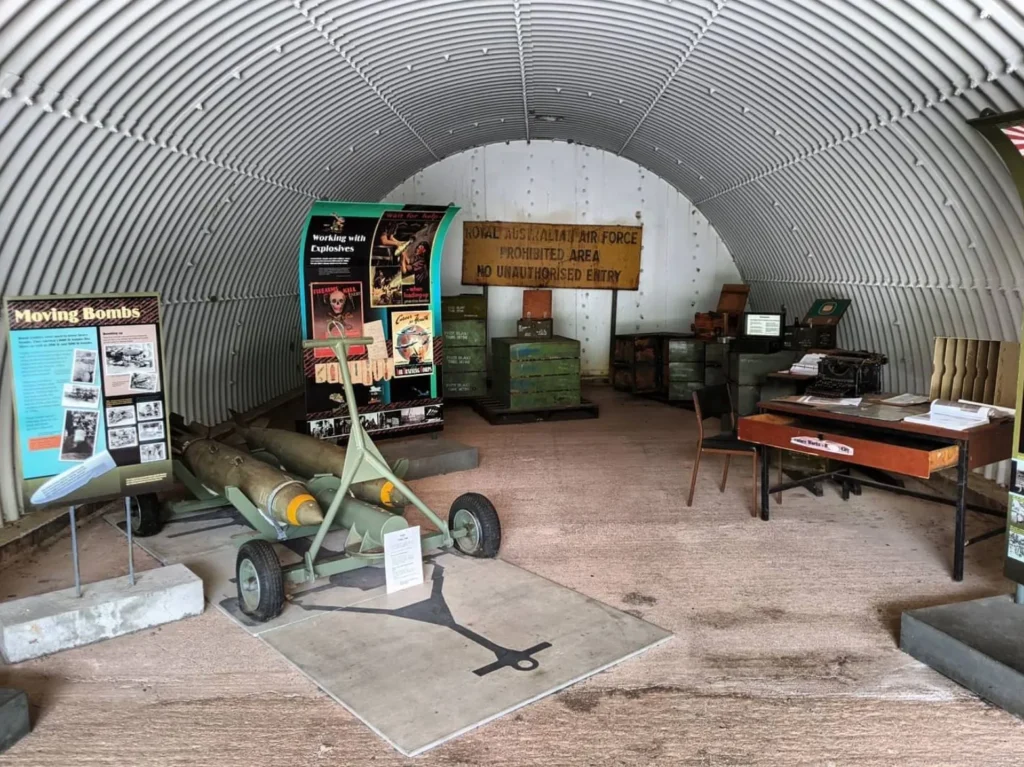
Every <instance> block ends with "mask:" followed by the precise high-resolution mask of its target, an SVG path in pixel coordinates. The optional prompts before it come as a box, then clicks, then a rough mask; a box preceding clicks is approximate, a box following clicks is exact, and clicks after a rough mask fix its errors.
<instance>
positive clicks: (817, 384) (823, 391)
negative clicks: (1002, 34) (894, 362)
mask: <svg viewBox="0 0 1024 767" xmlns="http://www.w3.org/2000/svg"><path fill="white" fill-rule="evenodd" d="M888 362H889V360H888V359H887V358H886V357H885V356H884V355H882V354H875V353H873V352H840V353H838V354H829V355H827V356H825V357H822V359H821V362H819V363H818V377H817V378H816V379H815V380H814V383H813V384H811V385H810V386H808V387H807V394H809V395H811V396H813V397H835V398H839V397H860V396H863V395H865V394H876V393H878V392H880V391H881V390H882V366H883V365H885V364H888Z"/></svg>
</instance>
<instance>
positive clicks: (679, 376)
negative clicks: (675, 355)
mask: <svg viewBox="0 0 1024 767" xmlns="http://www.w3.org/2000/svg"><path fill="white" fill-rule="evenodd" d="M676 381H699V382H700V383H702V384H703V383H704V363H703V362H670V363H668V382H669V383H673V382H676Z"/></svg>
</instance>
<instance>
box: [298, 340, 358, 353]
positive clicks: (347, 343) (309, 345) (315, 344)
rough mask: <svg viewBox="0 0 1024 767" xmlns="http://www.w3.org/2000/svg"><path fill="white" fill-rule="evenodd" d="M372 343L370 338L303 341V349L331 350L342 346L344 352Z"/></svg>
mask: <svg viewBox="0 0 1024 767" xmlns="http://www.w3.org/2000/svg"><path fill="white" fill-rule="evenodd" d="M372 343H373V339H372V338H332V339H330V340H329V341H303V342H302V348H303V349H333V348H334V347H335V346H337V345H338V344H342V345H343V346H344V348H345V350H346V351H348V350H349V349H351V348H352V347H353V346H369V345H370V344H372Z"/></svg>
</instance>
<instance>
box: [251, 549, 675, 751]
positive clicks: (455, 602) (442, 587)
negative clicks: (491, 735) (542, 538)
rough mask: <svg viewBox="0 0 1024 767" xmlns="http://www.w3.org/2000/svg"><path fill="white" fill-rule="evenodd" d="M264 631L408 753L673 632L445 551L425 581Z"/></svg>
mask: <svg viewBox="0 0 1024 767" xmlns="http://www.w3.org/2000/svg"><path fill="white" fill-rule="evenodd" d="M295 603H296V605H298V606H300V607H301V608H302V609H305V610H308V611H310V612H314V613H317V614H318V617H315V618H313V619H311V620H306V621H303V622H301V623H295V624H292V625H288V626H284V627H281V628H275V629H272V630H270V631H265V632H263V633H261V634H260V637H261V638H262V639H264V640H266V641H267V642H268V643H269V644H270V645H271V646H273V647H275V648H277V649H278V650H279V651H280V652H281V654H282V655H284V656H285V657H286V658H287V659H288V660H290V661H291V662H292V663H294V664H295V665H296V666H297V667H298V668H299V669H300V670H302V671H303V672H304V673H305V674H307V675H308V676H309V677H310V678H311V679H312V680H313V681H315V682H316V683H317V684H318V685H319V686H320V687H321V688H322V689H323V690H324V691H326V692H327V693H328V694H330V695H331V696H332V697H333V698H335V699H336V700H337V701H338V702H339V703H341V704H342V705H344V706H345V707H346V708H347V709H348V710H349V711H351V712H352V713H353V714H354V715H355V716H357V717H359V719H361V720H362V721H363V722H364V723H366V724H367V725H368V726H369V727H370V728H371V729H373V730H374V731H375V732H377V733H378V734H379V735H380V736H381V737H383V738H384V739H385V740H387V741H388V742H389V743H391V744H392V745H393V746H394V747H395V748H397V749H398V750H399V751H400V752H401V753H403V754H405V755H406V756H415V755H416V754H420V753H423V752H424V751H427V750H428V749H430V748H433V747H435V746H438V745H440V744H441V743H443V742H445V741H446V740H449V739H450V738H453V737H455V736H457V735H460V734H462V733H465V732H468V731H469V730H471V729H473V728H475V727H478V726H480V725H482V724H484V723H486V722H489V721H491V720H493V719H496V718H498V717H500V716H502V715H504V714H507V713H509V712H511V711H514V710H515V709H517V708H520V707H522V706H525V705H527V704H529V703H532V702H534V701H536V700H539V699H541V698H543V697H545V696H547V695H550V694H552V693H554V692H556V691H558V690H560V689H563V688H565V687H567V686H569V685H571V684H573V683H574V682H578V681H580V680H582V679H585V678H586V677H589V676H592V675H593V674H596V673H598V672H600V671H602V670H604V669H606V668H608V667H610V666H612V665H615V664H617V663H619V662H621V661H623V660H625V659H627V658H629V657H632V656H634V655H637V654H639V653H640V652H643V651H644V650H646V649H649V648H651V647H653V646H655V645H657V644H660V643H662V642H664V641H666V640H667V639H669V638H670V637H671V634H670V633H669V632H667V631H665V630H663V629H661V628H658V627H657V626H654V625H652V624H650V623H647V622H645V621H643V620H640V619H638V618H635V617H633V616H632V615H629V614H627V613H624V612H622V611H620V610H616V609H614V608H612V607H609V606H608V605H605V604H602V603H601V602H598V601H596V600H594V599H590V598H588V597H585V596H583V595H581V594H578V593H577V592H574V591H571V590H570V589H567V588H564V587H562V586H559V585H557V584H555V583H552V582H551V581H548V580H545V579H544V578H541V577H539V576H536V575H533V574H532V573H529V572H527V571H525V570H522V569H520V568H518V567H515V566H514V565H511V564H508V563H507V562H503V561H501V560H473V559H469V558H467V557H463V556H461V555H457V554H447V553H446V554H441V555H440V556H438V557H436V558H435V559H434V560H433V568H432V572H431V575H430V580H429V581H428V582H427V583H425V584H424V585H423V586H422V587H417V588H415V589H409V590H408V591H407V592H398V593H395V594H390V595H388V594H384V595H381V596H378V597H375V598H372V599H368V600H366V601H362V602H359V603H357V604H354V605H349V606H344V607H331V606H326V605H323V604H311V603H309V602H307V601H306V600H304V599H303V598H302V597H301V596H300V597H298V598H297V599H296V600H295Z"/></svg>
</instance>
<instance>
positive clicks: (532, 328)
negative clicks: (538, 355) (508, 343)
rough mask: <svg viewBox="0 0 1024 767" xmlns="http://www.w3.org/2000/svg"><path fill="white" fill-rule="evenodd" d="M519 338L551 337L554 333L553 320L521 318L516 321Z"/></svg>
mask: <svg viewBox="0 0 1024 767" xmlns="http://www.w3.org/2000/svg"><path fill="white" fill-rule="evenodd" d="M516 335H517V336H518V337H519V338H551V337H552V336H554V335H555V326H554V320H550V319H549V320H530V319H525V318H524V319H521V320H519V321H518V322H517V323H516Z"/></svg>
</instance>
